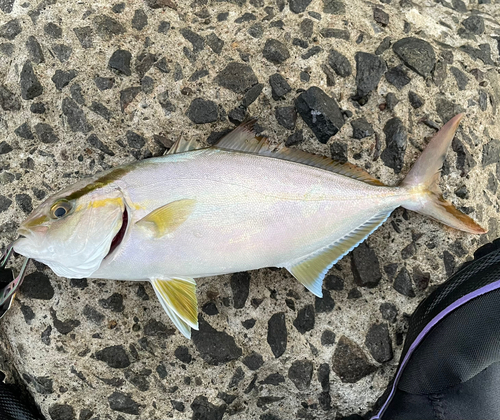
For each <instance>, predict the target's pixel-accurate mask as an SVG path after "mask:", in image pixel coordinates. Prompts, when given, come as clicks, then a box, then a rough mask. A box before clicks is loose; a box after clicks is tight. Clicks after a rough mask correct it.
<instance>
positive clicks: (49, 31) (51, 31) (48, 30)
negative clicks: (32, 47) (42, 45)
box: [43, 22, 62, 39]
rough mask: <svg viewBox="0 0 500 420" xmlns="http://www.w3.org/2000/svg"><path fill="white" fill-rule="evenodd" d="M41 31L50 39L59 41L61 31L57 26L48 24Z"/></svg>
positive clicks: (51, 23)
mask: <svg viewBox="0 0 500 420" xmlns="http://www.w3.org/2000/svg"><path fill="white" fill-rule="evenodd" d="M43 31H44V32H45V34H46V35H48V36H49V37H50V38H52V39H60V38H61V37H62V29H61V27H60V26H59V25H56V24H55V23H53V22H49V23H47V24H45V25H44V27H43Z"/></svg>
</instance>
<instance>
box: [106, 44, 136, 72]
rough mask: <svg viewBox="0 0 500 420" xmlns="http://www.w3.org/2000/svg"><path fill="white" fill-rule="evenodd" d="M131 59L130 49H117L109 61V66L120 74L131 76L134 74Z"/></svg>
mask: <svg viewBox="0 0 500 420" xmlns="http://www.w3.org/2000/svg"><path fill="white" fill-rule="evenodd" d="M131 60H132V54H131V53H130V52H129V51H127V50H121V49H120V50H116V51H115V52H114V53H113V54H112V55H111V57H110V59H109V61H108V67H109V68H110V69H112V70H116V71H117V72H118V73H119V74H124V75H125V76H130V75H131V74H132V70H131V69H130V61H131Z"/></svg>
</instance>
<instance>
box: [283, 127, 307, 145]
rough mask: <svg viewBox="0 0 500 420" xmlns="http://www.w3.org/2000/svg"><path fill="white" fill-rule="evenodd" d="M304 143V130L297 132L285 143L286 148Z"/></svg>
mask: <svg viewBox="0 0 500 420" xmlns="http://www.w3.org/2000/svg"><path fill="white" fill-rule="evenodd" d="M303 141H304V130H297V131H296V132H295V133H293V134H291V135H289V136H288V138H287V139H286V141H285V146H286V147H290V146H295V145H296V144H300V143H302V142H303Z"/></svg>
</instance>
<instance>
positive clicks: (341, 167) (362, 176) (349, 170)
mask: <svg viewBox="0 0 500 420" xmlns="http://www.w3.org/2000/svg"><path fill="white" fill-rule="evenodd" d="M256 121H257V120H256V119H250V120H247V121H245V122H243V123H242V124H240V125H239V126H238V127H236V128H235V129H234V130H233V131H231V132H230V133H229V134H226V135H225V136H224V137H223V138H222V139H220V140H219V141H218V142H217V143H216V144H215V145H214V147H216V148H218V149H225V150H237V151H239V152H244V153H254V154H258V155H262V156H268V157H273V158H276V159H283V160H288V161H290V162H297V163H302V164H304V165H309V166H314V167H316V168H321V169H325V170H327V171H330V172H335V173H337V174H339V175H344V176H347V177H349V178H353V179H357V180H359V181H363V182H366V183H368V184H372V185H379V186H380V185H384V184H383V183H382V182H380V181H379V180H378V179H376V178H374V177H373V176H371V175H370V174H369V173H368V172H366V171H365V170H363V169H361V168H359V167H357V166H355V165H353V164H351V163H340V162H336V161H334V160H333V159H330V158H327V157H325V156H320V155H313V154H312V153H308V152H304V151H302V150H298V149H289V148H287V147H284V146H283V147H279V148H277V147H275V146H273V145H272V144H271V143H270V142H269V141H268V140H267V138H266V137H263V136H258V135H256V134H255V131H254V126H255V123H256Z"/></svg>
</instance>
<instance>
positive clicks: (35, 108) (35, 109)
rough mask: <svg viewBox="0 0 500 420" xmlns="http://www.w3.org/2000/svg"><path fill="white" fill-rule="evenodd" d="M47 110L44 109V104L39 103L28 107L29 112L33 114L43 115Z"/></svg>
mask: <svg viewBox="0 0 500 420" xmlns="http://www.w3.org/2000/svg"><path fill="white" fill-rule="evenodd" d="M46 110H47V109H46V108H45V104H43V103H41V102H35V103H32V104H31V105H30V111H31V112H32V113H33V114H45V111H46Z"/></svg>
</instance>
